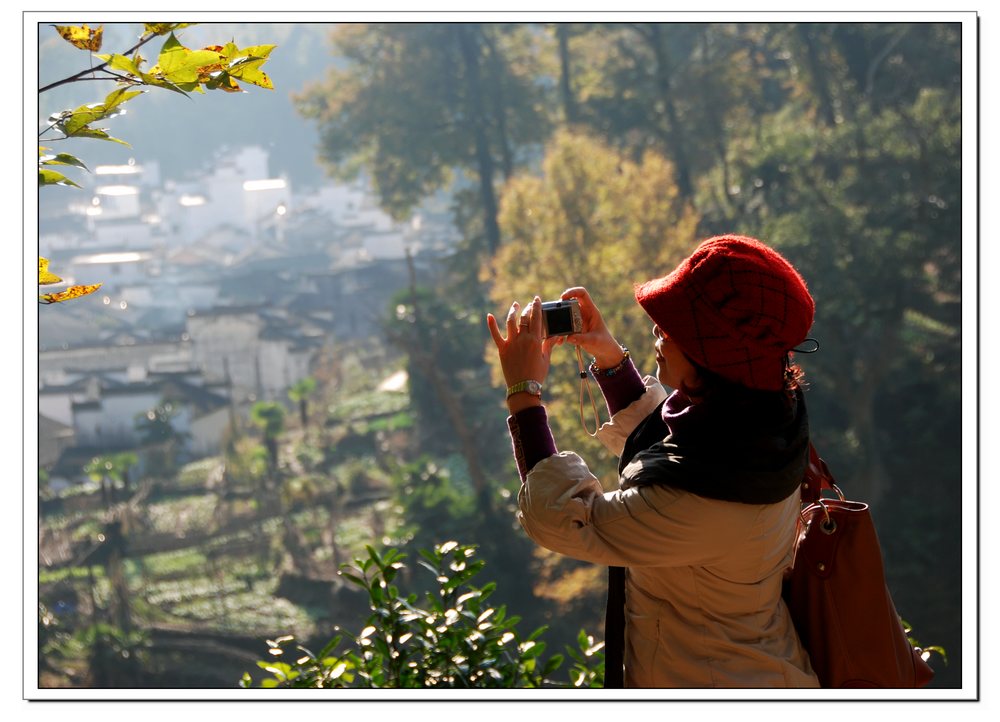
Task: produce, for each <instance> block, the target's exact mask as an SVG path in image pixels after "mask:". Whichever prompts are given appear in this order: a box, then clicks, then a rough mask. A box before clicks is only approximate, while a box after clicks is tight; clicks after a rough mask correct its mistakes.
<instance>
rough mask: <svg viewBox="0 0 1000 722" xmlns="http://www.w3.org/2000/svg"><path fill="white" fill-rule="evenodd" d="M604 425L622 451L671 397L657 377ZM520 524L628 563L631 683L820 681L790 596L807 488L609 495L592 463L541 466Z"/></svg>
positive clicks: (571, 459) (566, 548) (530, 478)
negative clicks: (763, 499)
mask: <svg viewBox="0 0 1000 722" xmlns="http://www.w3.org/2000/svg"><path fill="white" fill-rule="evenodd" d="M644 383H645V385H646V392H645V394H643V396H641V397H640V398H639V399H638V400H637V401H635V402H634V403H633V404H631V405H630V406H628V407H627V408H625V409H622V410H621V411H619V412H618V413H617V414H615V415H614V417H613V418H612V419H611V421H609V422H608V423H607V424H605V425H604V426H602V427H601V429H600V431H599V432H598V438H599V439H600V440H601V442H602V443H604V445H605V446H607V447H608V449H610V450H611V451H612V452H613V453H614V454H615V455H620V454H621V452H622V449H623V448H624V445H625V441H626V439H627V438H628V435H629V433H631V431H632V430H633V429H634V428H635V427H636V426H637V425H638V424H639V422H641V421H642V420H643V419H644V418H646V416H647V415H648V414H649V413H651V412H652V411H653V409H655V408H656V407H657V406H659V405H660V403H661V402H662V401H663V400H664V399H665V398H666V392H665V391H664V389H663V387H662V386H660V385H659V383H658V382H657V381H656V379H654V378H651V377H647V378H646V379H644ZM518 504H519V507H520V511H519V513H518V520H519V521H520V522H521V525H522V526H523V527H524V529H525V531H526V532H527V533H528V536H530V537H531V538H532V539H534V540H535V541H536V542H537V543H538V544H540V545H541V546H543V547H545V548H547V549H551V550H552V551H555V552H558V553H560V554H565V555H566V556H570V557H573V558H575V559H582V560H585V561H589V562H594V563H596V564H604V565H608V566H622V567H626V568H627V569H626V582H625V584H626V586H625V595H626V605H625V626H626V631H625V686H626V687H817V686H819V684H818V682H817V680H816V676H815V674H814V673H813V671H812V668H811V666H810V664H809V658H808V655H807V654H806V652H805V651H804V649H803V648H802V645H801V643H800V642H799V638H798V635H797V634H796V632H795V628H794V627H793V626H792V621H791V618H790V617H789V615H788V610H787V608H786V607H785V604H784V602H783V601H782V598H781V579H782V573H783V571H784V570H785V568H786V567H787V566H788V564H789V563H790V561H791V551H792V543H793V538H794V535H795V529H796V517H797V514H798V512H799V500H798V495H797V494H793V495H792V496H791V497H789V498H788V499H787V500H786V501H783V502H779V503H777V504H763V505H749V504H740V503H736V502H728V501H718V500H714V499H707V498H703V497H700V496H697V495H695V494H692V493H690V492H686V491H680V490H677V489H674V488H671V487H668V486H658V485H657V486H643V487H634V488H620V489H618V490H617V491H614V492H609V493H604V491H603V489H602V488H601V485H600V482H599V481H598V479H597V477H595V476H594V474H592V473H591V472H590V470H589V469H588V468H587V465H586V464H585V463H584V462H583V460H582V459H581V458H580V457H579V456H577V455H576V454H574V453H572V452H561V453H559V454H556V455H555V456H550V457H549V458H547V459H544V460H542V461H540V462H539V463H537V464H536V465H535V467H534V468H533V469H532V470H531V471H530V472H529V473H528V475H527V478H526V479H525V482H524V484H522V486H521V490H520V492H519V494H518Z"/></svg>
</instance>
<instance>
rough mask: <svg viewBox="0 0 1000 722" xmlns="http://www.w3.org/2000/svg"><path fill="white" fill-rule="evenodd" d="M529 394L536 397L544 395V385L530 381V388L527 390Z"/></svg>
mask: <svg viewBox="0 0 1000 722" xmlns="http://www.w3.org/2000/svg"><path fill="white" fill-rule="evenodd" d="M525 391H527V392H528V393H529V394H534V395H535V396H541V395H542V385H541V384H540V383H538V382H537V381H529V382H528V388H526V389H525Z"/></svg>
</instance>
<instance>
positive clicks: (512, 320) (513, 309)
mask: <svg viewBox="0 0 1000 722" xmlns="http://www.w3.org/2000/svg"><path fill="white" fill-rule="evenodd" d="M517 310H518V305H517V301H514V303H512V304H511V305H510V310H509V311H508V312H507V338H508V340H509V339H511V338H514V336H516V335H517V317H518V312H517Z"/></svg>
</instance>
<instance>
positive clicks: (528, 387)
mask: <svg viewBox="0 0 1000 722" xmlns="http://www.w3.org/2000/svg"><path fill="white" fill-rule="evenodd" d="M522 391H524V392H526V393H529V394H531V395H532V396H541V395H542V383H541V382H540V381H535V380H533V379H527V380H526V381H518V382H517V383H516V384H514V385H512V386H508V387H507V398H508V399H509V398H510V397H511V396H513V395H514V394H518V393H521V392H522Z"/></svg>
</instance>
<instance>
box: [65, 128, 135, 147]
mask: <svg viewBox="0 0 1000 722" xmlns="http://www.w3.org/2000/svg"><path fill="white" fill-rule="evenodd" d="M72 137H74V138H96V139H97V140H110V141H111V142H113V143H121V144H122V145H124V146H127V147H129V148H131V147H132V146H131V145H130V144H129V143H127V142H125V141H124V140H122V139H121V138H112V137H111V136H110V135H108V132H107V131H106V130H103V129H101V128H83V129H81V130H78V131H76V132H75V133H73V136H72Z"/></svg>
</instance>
